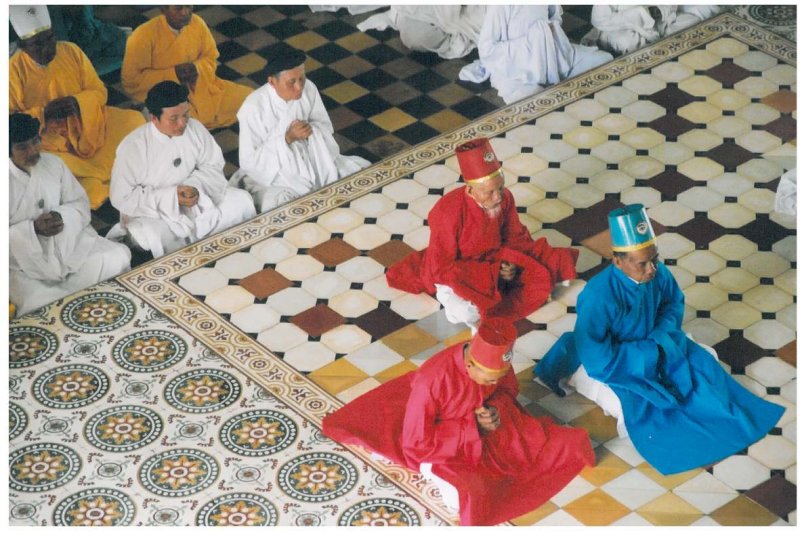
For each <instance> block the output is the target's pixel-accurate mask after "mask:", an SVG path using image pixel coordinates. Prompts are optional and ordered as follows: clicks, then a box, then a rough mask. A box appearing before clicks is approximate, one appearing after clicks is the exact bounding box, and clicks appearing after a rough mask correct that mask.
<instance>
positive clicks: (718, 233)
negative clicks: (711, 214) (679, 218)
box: [653, 216, 727, 249]
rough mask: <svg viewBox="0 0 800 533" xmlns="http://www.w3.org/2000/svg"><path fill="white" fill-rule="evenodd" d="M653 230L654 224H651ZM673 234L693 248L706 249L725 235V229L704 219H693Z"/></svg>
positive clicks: (676, 229)
mask: <svg viewBox="0 0 800 533" xmlns="http://www.w3.org/2000/svg"><path fill="white" fill-rule="evenodd" d="M653 229H655V222H653ZM675 232H676V233H679V234H681V235H683V236H684V237H686V238H687V239H688V240H689V241H691V242H693V243H694V244H695V247H701V248H706V249H707V248H708V244H709V243H710V242H713V241H715V240H717V239H718V238H720V237H722V236H723V235H725V233H727V232H726V231H725V228H723V227H722V226H720V225H719V224H717V223H716V222H714V221H713V220H710V219H708V218H705V217H702V218H701V217H697V216H696V217H695V218H693V219H691V220H689V221H688V222H684V223H683V224H681V225H680V226H678V227H677V228H675Z"/></svg>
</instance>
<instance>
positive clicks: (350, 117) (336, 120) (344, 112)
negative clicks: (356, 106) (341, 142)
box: [328, 106, 363, 131]
mask: <svg viewBox="0 0 800 533" xmlns="http://www.w3.org/2000/svg"><path fill="white" fill-rule="evenodd" d="M328 115H329V116H330V117H331V122H332V123H333V129H334V131H337V130H341V129H344V128H346V127H347V126H352V125H353V124H355V123H356V122H360V121H361V120H363V119H362V118H361V115H359V114H358V113H355V112H353V111H351V110H350V109H348V108H347V107H345V106H339V107H337V108H336V109H333V110H331V112H330V113H328Z"/></svg>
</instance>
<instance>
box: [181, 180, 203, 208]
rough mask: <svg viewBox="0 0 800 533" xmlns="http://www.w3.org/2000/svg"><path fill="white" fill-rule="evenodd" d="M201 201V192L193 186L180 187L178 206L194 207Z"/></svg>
mask: <svg viewBox="0 0 800 533" xmlns="http://www.w3.org/2000/svg"><path fill="white" fill-rule="evenodd" d="M198 200H200V191H198V190H197V189H196V188H194V187H192V186H191V185H178V205H179V206H181V207H194V206H196V205H197V201H198Z"/></svg>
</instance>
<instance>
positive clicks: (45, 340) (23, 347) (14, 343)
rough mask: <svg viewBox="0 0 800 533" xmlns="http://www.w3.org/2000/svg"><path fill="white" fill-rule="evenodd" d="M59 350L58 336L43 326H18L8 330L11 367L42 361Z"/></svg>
mask: <svg viewBox="0 0 800 533" xmlns="http://www.w3.org/2000/svg"><path fill="white" fill-rule="evenodd" d="M57 350H58V337H56V336H55V335H53V334H52V333H50V332H49V331H47V330H46V329H42V328H35V327H32V326H30V327H17V328H11V329H10V330H9V331H8V359H9V363H8V366H9V368H24V367H26V366H32V365H35V364H37V363H41V362H42V361H44V360H45V359H47V358H49V357H50V356H52V355H53V354H55V353H56V351H57Z"/></svg>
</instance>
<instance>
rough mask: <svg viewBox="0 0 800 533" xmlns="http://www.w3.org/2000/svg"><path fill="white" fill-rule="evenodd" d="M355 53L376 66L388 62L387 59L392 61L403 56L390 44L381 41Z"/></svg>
mask: <svg viewBox="0 0 800 533" xmlns="http://www.w3.org/2000/svg"><path fill="white" fill-rule="evenodd" d="M370 35H372V33H370ZM356 55H358V56H359V57H362V58H364V59H366V60H367V61H369V62H370V63H372V64H373V65H375V66H378V67H379V66H381V65H383V64H384V63H388V62H389V61H394V60H395V59H397V58H398V57H402V56H403V54H401V53H400V52H398V51H397V50H395V49H394V48H392V47H391V46H387V45H385V44H383V43H381V44H377V45H375V46H372V47H370V48H367V49H366V50H362V51H361V52H359V53H358V54H356Z"/></svg>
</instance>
